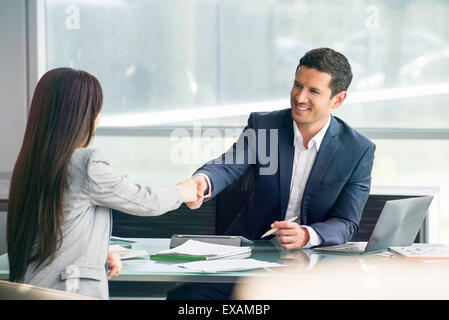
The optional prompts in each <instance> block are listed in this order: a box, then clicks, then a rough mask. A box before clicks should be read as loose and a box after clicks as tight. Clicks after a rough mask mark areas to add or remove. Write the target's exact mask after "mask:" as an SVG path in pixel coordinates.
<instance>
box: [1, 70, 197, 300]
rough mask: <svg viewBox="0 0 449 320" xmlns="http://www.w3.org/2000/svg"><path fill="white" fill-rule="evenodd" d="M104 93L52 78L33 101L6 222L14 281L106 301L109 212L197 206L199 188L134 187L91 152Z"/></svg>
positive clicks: (76, 78) (55, 74) (89, 84)
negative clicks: (184, 203) (188, 203)
mask: <svg viewBox="0 0 449 320" xmlns="http://www.w3.org/2000/svg"><path fill="white" fill-rule="evenodd" d="M102 102H103V93H102V89H101V85H100V83H99V82H98V80H97V79H96V78H95V77H94V76H92V75H91V74H89V73H87V72H85V71H80V70H74V69H71V68H58V69H54V70H51V71H48V72H47V73H46V74H44V76H43V77H42V78H41V79H40V80H39V82H38V84H37V87H36V90H35V92H34V95H33V99H32V103H31V107H30V112H29V117H28V122H27V126H26V131H25V136H24V140H23V144H22V148H21V150H20V153H19V156H18V159H17V162H16V164H15V167H14V171H13V175H12V178H11V187H10V196H9V201H8V216H7V242H8V259H9V268H10V276H9V279H10V281H15V282H24V283H30V284H34V285H38V286H43V287H48V288H54V289H60V290H66V291H70V292H77V293H80V294H84V295H88V296H93V297H98V298H102V299H107V298H108V265H109V267H110V268H112V270H111V272H110V273H109V278H110V277H112V276H116V275H117V274H118V272H117V271H118V269H119V266H120V263H119V262H118V261H117V259H116V257H114V256H109V259H108V243H109V237H110V234H111V228H112V223H111V213H110V210H109V208H113V209H117V210H120V211H122V212H126V213H129V214H133V215H141V216H155V215H160V214H163V213H165V212H167V211H170V210H174V209H176V208H178V207H179V206H180V205H181V204H182V202H188V201H193V200H196V199H197V192H196V187H195V184H194V183H193V182H192V181H190V180H186V181H184V182H182V183H179V184H178V185H176V186H172V187H161V188H151V187H146V186H143V185H139V184H134V183H132V182H130V181H129V180H128V179H126V178H124V177H121V176H120V175H119V174H117V173H116V172H115V171H113V170H112V168H111V166H110V163H109V161H108V159H107V157H105V156H104V154H102V153H101V152H100V151H99V150H95V149H90V148H86V147H87V146H88V145H89V143H90V141H91V139H92V136H93V134H94V131H95V128H96V126H97V124H98V116H99V113H100V110H101V107H102Z"/></svg>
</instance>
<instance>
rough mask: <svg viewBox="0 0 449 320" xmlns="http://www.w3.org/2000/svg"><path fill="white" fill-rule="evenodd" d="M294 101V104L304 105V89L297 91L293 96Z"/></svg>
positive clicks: (305, 95) (305, 98)
mask: <svg viewBox="0 0 449 320" xmlns="http://www.w3.org/2000/svg"><path fill="white" fill-rule="evenodd" d="M295 100H296V103H298V104H302V103H306V102H307V94H306V90H304V89H301V90H299V91H298V92H297V94H296V96H295Z"/></svg>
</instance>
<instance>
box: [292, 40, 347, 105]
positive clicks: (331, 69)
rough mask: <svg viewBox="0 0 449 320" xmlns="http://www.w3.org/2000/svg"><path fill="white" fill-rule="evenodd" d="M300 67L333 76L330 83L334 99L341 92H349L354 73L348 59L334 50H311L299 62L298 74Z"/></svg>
mask: <svg viewBox="0 0 449 320" xmlns="http://www.w3.org/2000/svg"><path fill="white" fill-rule="evenodd" d="M300 66H305V67H308V68H314V69H317V70H318V71H321V72H327V73H329V74H330V75H331V76H332V79H331V81H330V83H329V88H330V89H331V91H332V97H333V96H335V95H336V94H337V93H339V92H341V91H347V90H348V88H349V85H350V84H351V80H352V72H351V65H350V64H349V61H348V59H346V57H345V56H344V55H342V54H341V53H340V52H337V51H335V50H333V49H330V48H318V49H313V50H310V51H309V52H307V53H306V54H305V55H304V56H303V57H302V58H301V59H300V60H299V65H298V66H297V67H296V72H298V69H299V67H300Z"/></svg>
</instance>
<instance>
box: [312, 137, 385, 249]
mask: <svg viewBox="0 0 449 320" xmlns="http://www.w3.org/2000/svg"><path fill="white" fill-rule="evenodd" d="M375 149H376V146H375V145H374V144H370V145H369V147H368V148H367V149H366V151H365V152H364V154H363V156H362V157H361V159H360V160H359V162H358V164H357V166H356V167H355V169H354V171H353V173H352V175H351V177H350V178H349V180H348V182H347V183H346V185H345V186H344V187H343V189H342V191H341V192H340V195H339V197H338V198H337V201H336V203H335V205H334V208H333V210H332V213H331V215H330V217H329V219H327V220H326V221H324V222H317V223H313V224H312V225H311V227H312V228H313V229H314V230H315V231H316V232H317V233H318V234H319V235H320V236H321V238H322V239H323V242H322V243H321V246H330V245H338V244H342V243H345V242H348V241H349V240H350V239H351V238H352V237H353V236H354V235H355V233H356V232H357V230H358V225H359V223H360V218H361V215H362V211H363V208H364V206H365V203H366V201H367V200H368V196H369V193H370V188H371V170H372V167H373V162H374V151H375Z"/></svg>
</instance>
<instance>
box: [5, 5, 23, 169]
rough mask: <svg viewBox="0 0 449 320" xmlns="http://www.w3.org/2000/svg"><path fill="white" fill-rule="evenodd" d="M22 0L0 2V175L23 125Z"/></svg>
mask: <svg viewBox="0 0 449 320" xmlns="http://www.w3.org/2000/svg"><path fill="white" fill-rule="evenodd" d="M25 17H26V1H25V0H2V1H0V70H1V72H0V172H11V171H12V169H13V166H14V163H15V160H16V158H17V155H18V152H19V149H20V146H21V143H22V138H23V133H24V131H25V124H26V112H27V111H26V110H27V70H26V69H27V56H26V44H27V37H26V19H25Z"/></svg>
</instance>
